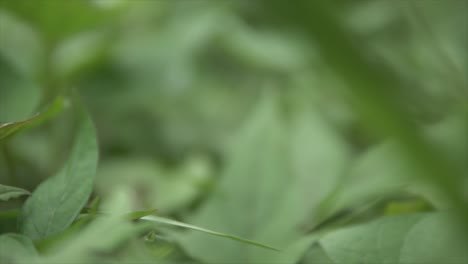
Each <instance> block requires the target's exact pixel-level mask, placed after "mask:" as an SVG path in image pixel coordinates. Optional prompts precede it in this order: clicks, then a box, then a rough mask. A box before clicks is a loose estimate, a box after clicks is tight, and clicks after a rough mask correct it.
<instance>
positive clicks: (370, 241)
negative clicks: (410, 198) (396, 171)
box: [320, 213, 468, 264]
mask: <svg viewBox="0 0 468 264" xmlns="http://www.w3.org/2000/svg"><path fill="white" fill-rule="evenodd" d="M448 215H449V214H446V213H427V214H411V215H401V216H393V217H384V218H381V219H379V220H376V221H373V222H370V223H367V224H363V225H359V226H355V227H350V228H345V229H341V230H337V231H335V232H332V233H330V234H328V235H326V236H325V237H324V238H323V239H321V240H320V243H321V245H322V247H323V248H324V250H325V252H326V254H327V255H328V256H329V258H330V259H332V260H333V261H334V262H335V263H337V264H341V263H343V264H345V263H346V264H354V263H355V264H358V263H359V264H366V263H369V264H371V263H402V264H403V263H408V264H409V263H434V264H435V263H465V262H466V260H467V259H468V253H467V252H466V250H465V249H466V248H467V245H468V244H467V241H466V239H465V238H464V237H463V235H462V234H463V233H461V232H460V229H458V227H457V226H456V225H454V224H453V219H450V218H449V217H448Z"/></svg>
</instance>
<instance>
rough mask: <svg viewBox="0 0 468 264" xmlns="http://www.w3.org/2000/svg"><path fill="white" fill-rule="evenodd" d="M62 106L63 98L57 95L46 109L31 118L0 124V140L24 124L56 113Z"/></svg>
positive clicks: (34, 122) (28, 124) (33, 123)
mask: <svg viewBox="0 0 468 264" xmlns="http://www.w3.org/2000/svg"><path fill="white" fill-rule="evenodd" d="M62 108H63V99H62V98H61V97H58V98H57V99H56V100H55V101H54V102H53V103H52V104H51V105H50V106H49V108H48V109H47V110H45V111H44V112H42V113H38V114H36V115H34V116H33V117H31V118H28V119H26V120H23V121H18V122H11V123H4V124H0V141H1V140H3V139H4V138H6V137H8V136H10V135H12V134H14V133H16V132H18V131H19V130H21V129H23V128H25V127H26V126H31V125H35V124H39V123H41V122H43V121H45V120H47V119H49V118H50V117H52V116H53V115H55V114H56V113H58V112H60V111H61V110H62Z"/></svg>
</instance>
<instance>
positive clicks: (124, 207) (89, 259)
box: [35, 189, 151, 264]
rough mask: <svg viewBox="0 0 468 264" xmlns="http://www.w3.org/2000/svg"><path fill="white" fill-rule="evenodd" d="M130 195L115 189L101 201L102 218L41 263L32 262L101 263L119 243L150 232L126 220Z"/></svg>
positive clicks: (56, 247)
mask: <svg viewBox="0 0 468 264" xmlns="http://www.w3.org/2000/svg"><path fill="white" fill-rule="evenodd" d="M130 203H131V192H130V191H129V190H128V189H117V190H114V191H113V193H112V195H111V196H110V197H109V198H108V199H106V200H105V201H104V204H103V207H104V210H105V211H106V212H112V213H110V214H106V215H105V216H104V215H103V216H101V217H96V218H95V220H93V221H92V222H91V223H90V224H89V225H87V226H86V227H84V228H83V229H80V232H76V233H75V235H73V236H68V237H67V238H66V239H65V240H64V241H61V243H57V244H56V245H55V247H53V248H52V249H50V250H49V251H48V255H47V257H46V258H44V260H43V261H38V262H35V263H43V264H49V263H70V262H74V261H76V260H77V259H79V260H80V263H103V261H102V260H101V261H100V260H99V258H100V257H102V256H101V255H104V256H106V254H108V253H109V252H112V251H111V250H113V249H115V248H116V247H118V246H119V245H121V244H122V242H125V241H126V240H128V239H130V238H131V237H134V236H137V235H138V234H141V233H142V232H144V231H146V230H149V229H150V228H151V226H150V225H147V224H143V223H139V224H134V223H132V222H130V221H128V219H127V216H126V214H125V212H128V211H129V210H130V207H131V204H130Z"/></svg>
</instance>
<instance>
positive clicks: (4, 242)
mask: <svg viewBox="0 0 468 264" xmlns="http://www.w3.org/2000/svg"><path fill="white" fill-rule="evenodd" d="M36 256H37V252H36V249H35V247H34V244H33V243H32V241H31V239H30V238H28V237H27V236H23V235H19V234H4V235H1V236H0V263H14V261H17V260H18V259H23V258H27V257H36Z"/></svg>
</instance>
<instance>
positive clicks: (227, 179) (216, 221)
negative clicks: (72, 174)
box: [180, 94, 347, 263]
mask: <svg viewBox="0 0 468 264" xmlns="http://www.w3.org/2000/svg"><path fill="white" fill-rule="evenodd" d="M278 100H279V97H274V96H273V95H271V94H270V95H267V96H266V97H265V98H264V101H263V102H261V104H260V105H259V106H258V108H257V109H256V110H255V112H254V114H253V115H252V117H251V119H250V120H248V122H247V124H246V126H245V127H244V129H243V130H242V131H241V133H240V134H238V135H237V136H238V137H237V141H234V146H233V149H232V152H230V153H228V155H227V165H226V170H225V171H224V174H223V176H222V180H221V182H220V183H219V186H218V189H217V191H216V192H215V193H214V194H213V195H212V197H211V199H210V200H209V201H207V202H206V203H205V204H204V206H203V208H201V209H200V211H199V212H197V213H196V215H195V216H194V217H193V219H190V220H189V221H190V222H192V223H194V224H196V225H199V226H205V227H207V228H210V229H215V230H219V231H222V232H224V233H229V234H234V235H236V236H240V237H245V238H247V239H252V240H254V241H258V242H260V243H266V244H268V245H271V246H273V247H275V248H279V249H280V250H281V252H271V251H267V250H262V249H258V248H255V247H249V246H247V245H242V244H240V243H234V242H230V241H226V240H223V239H220V238H215V237H209V236H206V235H204V234H202V233H195V232H190V233H189V234H187V235H182V236H181V238H180V241H181V244H182V246H183V247H184V249H185V250H186V251H187V252H188V254H190V255H191V256H193V257H195V258H197V259H199V260H201V261H204V262H208V263H222V262H239V263H257V262H262V263H266V262H267V263H274V262H282V263H294V262H296V261H297V260H298V259H299V257H300V256H301V255H302V253H303V251H305V250H306V249H307V248H308V246H309V245H310V243H312V242H313V241H314V239H311V238H309V239H306V238H304V235H303V231H301V226H302V225H304V224H305V223H306V222H307V221H308V219H309V218H310V216H311V215H313V214H314V213H315V209H317V208H318V206H319V204H320V202H321V201H323V200H324V199H325V198H326V196H327V195H328V194H329V192H331V190H333V189H334V187H335V185H336V184H337V180H338V179H339V177H340V176H341V174H342V170H343V168H344V165H345V163H346V162H345V161H346V160H347V149H346V147H345V146H344V144H343V143H342V142H341V140H340V138H339V137H338V136H337V135H336V134H335V131H333V129H331V128H330V127H329V126H328V125H327V123H326V122H325V121H324V120H322V119H321V118H320V116H319V115H318V114H317V113H315V112H314V111H313V110H312V109H309V108H307V107H305V105H306V104H302V105H301V104H298V105H296V106H295V107H294V108H293V109H291V110H292V111H291V112H290V113H291V120H290V122H291V124H289V123H287V122H284V121H283V120H282V119H281V118H280V117H281V116H282V115H283V113H282V112H281V111H280V108H279V105H280V104H279V102H278ZM304 241H305V242H304ZM306 242H307V243H306Z"/></svg>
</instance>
